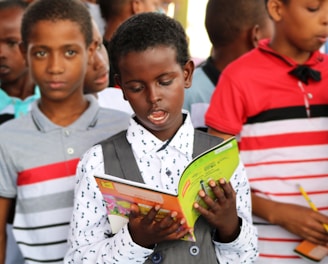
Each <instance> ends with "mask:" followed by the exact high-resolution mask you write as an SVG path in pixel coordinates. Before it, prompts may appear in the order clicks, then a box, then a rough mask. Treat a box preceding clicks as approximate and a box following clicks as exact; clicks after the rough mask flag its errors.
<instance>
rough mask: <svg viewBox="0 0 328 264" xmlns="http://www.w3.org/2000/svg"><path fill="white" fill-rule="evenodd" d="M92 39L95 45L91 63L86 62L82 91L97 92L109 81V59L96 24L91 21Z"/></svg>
mask: <svg viewBox="0 0 328 264" xmlns="http://www.w3.org/2000/svg"><path fill="white" fill-rule="evenodd" d="M92 25H93V28H92V31H93V37H92V38H93V41H94V43H95V45H96V47H97V48H96V51H95V52H94V56H93V61H92V63H89V64H88V69H87V73H86V75H85V79H84V92H85V93H97V92H100V91H102V90H103V89H105V88H106V87H107V86H108V83H109V75H108V73H109V61H108V54H107V50H106V48H105V46H104V45H103V39H102V36H101V34H100V32H99V29H98V26H97V24H96V23H95V22H94V21H93V23H92Z"/></svg>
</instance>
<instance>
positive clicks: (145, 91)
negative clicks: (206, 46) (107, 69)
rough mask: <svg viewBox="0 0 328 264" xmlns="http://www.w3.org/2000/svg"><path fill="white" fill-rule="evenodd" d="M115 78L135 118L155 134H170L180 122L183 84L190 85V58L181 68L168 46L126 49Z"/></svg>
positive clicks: (164, 136)
mask: <svg viewBox="0 0 328 264" xmlns="http://www.w3.org/2000/svg"><path fill="white" fill-rule="evenodd" d="M118 67H119V71H120V76H117V78H116V80H117V82H118V83H119V84H120V86H121V87H122V89H123V93H124V96H125V99H127V100H128V101H129V103H130V105H131V107H132V108H133V110H134V112H135V114H136V117H137V119H138V121H139V122H140V123H141V124H142V125H143V126H144V127H145V128H147V129H148V130H149V131H150V132H151V133H153V134H154V135H155V136H156V137H157V138H159V139H161V140H166V139H168V138H170V137H172V136H173V135H174V134H175V132H176V131H177V130H178V129H179V127H180V126H181V124H182V114H181V109H182V105H183V100H184V88H185V87H186V88H187V87H190V85H191V78H192V73H193V69H194V64H193V62H192V61H188V62H187V63H186V65H185V66H184V67H183V68H182V67H181V65H180V64H178V62H177V61H176V51H175V50H174V49H173V48H171V47H166V46H157V47H155V48H149V49H147V50H146V51H141V52H129V53H127V54H126V55H125V56H123V57H121V58H120V59H119V61H118Z"/></svg>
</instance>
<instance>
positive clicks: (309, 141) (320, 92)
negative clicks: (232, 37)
mask: <svg viewBox="0 0 328 264" xmlns="http://www.w3.org/2000/svg"><path fill="white" fill-rule="evenodd" d="M305 64H306V65H308V66H310V67H311V68H313V69H315V70H318V71H320V72H321V77H322V80H321V81H314V80H312V79H309V81H308V84H305V83H303V82H301V81H299V80H298V79H297V78H296V77H294V76H292V75H290V74H288V72H289V71H291V70H292V69H293V68H294V67H296V66H297V64H296V63H295V62H294V61H292V60H291V59H289V58H286V57H283V56H281V55H279V54H277V53H275V52H274V51H273V50H272V49H270V48H269V46H268V40H264V41H262V42H260V46H259V48H257V49H254V50H253V51H251V52H249V53H247V54H245V55H244V56H242V57H241V58H240V59H237V60H236V61H235V62H233V63H231V64H230V65H229V66H228V67H227V68H226V69H225V70H224V71H223V73H222V74H221V77H220V80H219V83H218V85H217V87H216V90H215V92H214V94H213V97H212V100H211V103H210V107H209V110H208V112H207V113H206V124H207V125H208V126H210V127H212V128H214V129H216V130H218V131H222V132H224V133H227V134H236V135H238V138H239V147H240V152H241V157H242V160H243V162H244V163H245V166H246V171H247V174H248V177H249V180H250V184H251V189H252V192H253V193H255V194H257V195H259V196H261V197H264V198H267V199H270V200H274V201H277V202H283V203H293V204H297V205H301V206H306V207H308V204H307V202H306V201H305V199H304V197H303V196H302V195H301V193H300V191H299V189H298V185H299V184H301V185H302V186H303V187H304V189H305V190H306V191H307V192H308V194H309V196H310V197H311V198H312V200H313V202H314V203H315V204H316V205H317V207H318V209H319V211H320V212H321V213H323V214H328V200H327V195H328V56H327V55H324V54H321V53H319V52H314V53H313V54H312V56H311V57H310V58H309V59H308V61H307V62H306V63H305ZM253 220H254V223H255V225H256V226H257V228H258V232H259V251H260V258H259V261H258V262H257V263H275V264H276V263H284V264H292V263H297V264H300V263H307V262H306V261H305V260H304V262H303V260H301V259H300V258H299V257H298V256H297V255H296V254H295V253H294V252H293V249H294V248H295V246H296V245H297V244H298V243H300V241H301V238H300V237H298V236H296V235H294V234H292V233H290V232H288V231H286V230H285V229H283V228H281V227H280V226H277V225H272V224H270V223H268V222H266V221H265V220H264V219H261V218H259V217H256V216H253ZM326 261H328V260H326ZM324 263H325V262H324Z"/></svg>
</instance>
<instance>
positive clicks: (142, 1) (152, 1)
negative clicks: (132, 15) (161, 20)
mask: <svg viewBox="0 0 328 264" xmlns="http://www.w3.org/2000/svg"><path fill="white" fill-rule="evenodd" d="M133 1H135V2H136V3H138V7H137V8H136V12H137V13H142V12H156V11H158V10H159V9H160V8H161V0H133Z"/></svg>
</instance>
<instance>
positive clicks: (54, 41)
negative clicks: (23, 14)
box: [27, 20, 86, 47]
mask: <svg viewBox="0 0 328 264" xmlns="http://www.w3.org/2000/svg"><path fill="white" fill-rule="evenodd" d="M27 44H29V45H30V44H34V45H45V46H49V47H52V46H63V45H73V44H74V45H79V46H80V45H81V46H84V47H85V46H86V42H85V37H84V35H83V33H82V31H81V27H80V25H79V24H78V23H76V22H74V21H70V20H54V21H52V20H40V21H38V22H37V23H35V24H34V25H33V27H32V28H31V30H30V35H29V36H28V43H27Z"/></svg>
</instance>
